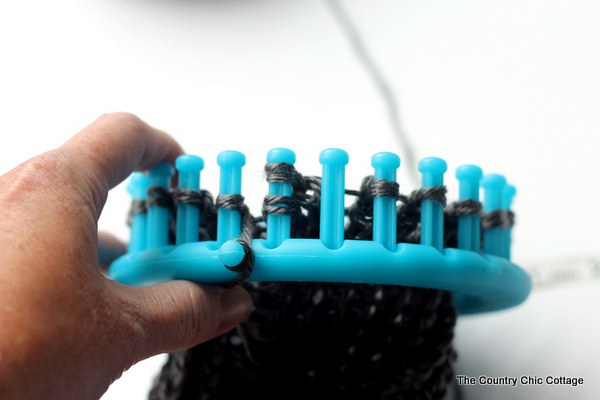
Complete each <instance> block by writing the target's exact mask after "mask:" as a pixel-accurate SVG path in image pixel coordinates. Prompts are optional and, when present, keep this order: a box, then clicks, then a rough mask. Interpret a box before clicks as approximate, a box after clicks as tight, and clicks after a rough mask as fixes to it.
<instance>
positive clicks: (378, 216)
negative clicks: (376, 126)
mask: <svg viewBox="0 0 600 400" xmlns="http://www.w3.org/2000/svg"><path fill="white" fill-rule="evenodd" d="M371 166H372V167H373V168H375V173H374V178H375V179H382V180H385V181H388V182H396V170H397V169H398V168H399V167H400V157H398V155H396V154H394V153H389V152H381V153H377V154H375V155H373V157H372V158H371ZM397 200H398V199H396V198H392V197H383V196H381V197H375V198H374V199H373V241H375V242H379V243H381V244H382V245H383V246H384V247H385V248H386V249H388V250H390V251H395V250H396V215H397V211H396V201H397Z"/></svg>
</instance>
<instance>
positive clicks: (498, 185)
mask: <svg viewBox="0 0 600 400" xmlns="http://www.w3.org/2000/svg"><path fill="white" fill-rule="evenodd" d="M504 186H506V178H504V177H503V176H502V175H498V174H487V175H486V176H484V177H483V179H482V180H481V187H483V189H484V191H485V197H484V198H483V211H486V212H487V211H493V210H499V209H500V208H501V207H502V190H503V189H504Z"/></svg>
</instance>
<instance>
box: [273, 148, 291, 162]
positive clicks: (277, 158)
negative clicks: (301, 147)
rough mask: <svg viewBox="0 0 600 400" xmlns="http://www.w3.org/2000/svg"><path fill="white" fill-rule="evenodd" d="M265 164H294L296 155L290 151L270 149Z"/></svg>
mask: <svg viewBox="0 0 600 400" xmlns="http://www.w3.org/2000/svg"><path fill="white" fill-rule="evenodd" d="M267 162H268V163H276V162H282V163H286V164H294V163H295V162H296V154H295V153H294V152H293V151H292V150H289V149H284V148H282V147H279V148H276V149H272V150H271V151H269V152H268V153H267Z"/></svg>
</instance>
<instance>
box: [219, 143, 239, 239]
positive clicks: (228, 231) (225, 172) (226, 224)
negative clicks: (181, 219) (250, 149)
mask: <svg viewBox="0 0 600 400" xmlns="http://www.w3.org/2000/svg"><path fill="white" fill-rule="evenodd" d="M217 164H218V165H219V166H220V167H221V175H220V184H219V194H224V195H228V194H241V192H242V167H243V166H244V165H246V156H244V154H242V153H240V152H239V151H235V150H227V151H223V152H221V153H220V154H219V155H218V156H217ZM240 230H241V216H240V213H239V212H238V211H236V210H228V209H225V208H219V210H218V217H217V243H219V244H222V243H224V242H225V241H226V240H229V239H234V238H238V237H239V236H240Z"/></svg>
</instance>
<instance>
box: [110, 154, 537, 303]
mask: <svg viewBox="0 0 600 400" xmlns="http://www.w3.org/2000/svg"><path fill="white" fill-rule="evenodd" d="M295 158H296V157H295V154H294V153H293V152H292V151H291V150H287V149H273V150H271V151H270V152H269V153H268V155H267V162H268V163H282V164H280V165H293V164H294V163H295ZM245 161H246V159H245V156H244V155H243V154H242V153H239V152H236V151H225V152H223V153H221V154H220V155H219V156H218V158H217V163H218V165H219V166H220V169H221V173H220V194H221V195H239V194H241V184H242V179H241V176H242V167H243V166H244V164H245ZM319 161H320V163H321V164H322V166H323V172H322V178H321V179H322V181H321V188H320V190H321V201H320V228H319V229H320V232H319V238H317V239H305V238H290V226H291V217H290V215H286V214H285V213H270V214H268V216H267V218H266V221H265V222H266V239H252V240H251V243H248V246H243V244H244V242H243V241H240V240H239V238H240V235H241V234H242V231H241V225H242V220H241V215H240V212H239V210H236V209H227V208H219V209H218V220H217V236H216V240H213V241H198V228H199V221H200V211H199V209H198V208H196V207H194V206H192V205H190V204H178V205H177V206H176V207H177V225H176V243H175V244H174V245H169V244H168V243H169V239H168V232H169V209H168V208H167V207H165V206H162V205H157V204H151V203H149V205H148V207H147V213H145V212H135V210H134V213H133V218H132V225H131V240H130V245H129V249H128V253H127V254H125V255H124V256H122V257H120V258H119V259H117V260H116V261H115V262H114V263H113V264H112V265H111V267H110V269H109V276H110V277H111V278H112V279H115V280H117V281H119V282H121V283H124V284H129V285H135V286H144V285H149V284H154V283H159V282H164V281H169V280H190V281H194V282H199V283H206V284H212V283H224V282H228V281H231V280H232V279H235V278H236V276H237V275H238V272H236V270H235V267H236V266H238V265H240V263H242V262H243V261H247V258H248V247H250V248H251V250H252V252H253V258H254V264H253V269H252V271H251V273H250V275H249V276H248V278H247V280H248V281H313V282H348V283H370V284H389V285H405V286H415V287H424V288H433V289H442V290H449V291H452V292H454V293H455V302H456V306H457V308H458V310H459V312H460V313H462V314H471V313H480V312H486V311H493V310H500V309H504V308H508V307H512V306H515V305H517V304H520V303H521V302H523V301H524V300H525V299H526V297H527V296H528V294H529V292H530V290H531V280H530V278H529V276H528V275H527V274H526V273H525V272H524V271H523V270H522V269H520V268H519V267H518V266H516V265H515V264H513V263H511V262H510V247H511V239H510V235H511V226H510V224H508V225H507V224H504V225H502V226H497V227H493V228H491V229H486V230H484V231H483V232H481V218H480V215H479V214H471V215H463V216H460V217H459V218H458V233H457V235H458V237H457V248H444V245H443V243H444V242H443V240H444V237H443V235H444V232H443V231H444V206H443V205H442V204H441V203H440V202H439V201H437V200H435V199H427V198H425V199H423V200H422V204H421V220H420V244H414V243H396V238H397V236H396V223H397V208H396V204H397V200H398V198H397V197H396V196H393V195H390V194H389V193H383V195H381V194H380V195H375V197H374V199H373V215H372V224H373V228H372V240H344V224H345V214H344V213H345V210H344V196H345V186H344V183H345V182H344V181H345V176H344V175H345V166H346V164H347V163H348V154H347V153H346V152H345V151H343V150H339V149H327V150H324V151H323V152H322V153H321V154H320V157H319ZM372 166H373V168H374V170H375V173H374V179H375V180H380V181H386V182H390V183H393V184H395V182H396V171H397V168H399V166H400V158H399V157H398V156H397V155H395V154H393V153H385V152H384V153H377V154H375V155H374V156H373V157H372ZM176 168H177V171H178V173H179V182H178V184H179V188H182V189H184V190H190V191H199V189H200V171H201V170H202V169H203V168H204V162H203V160H202V159H201V158H200V157H196V156H191V155H184V156H180V157H179V158H178V159H177V161H176ZM446 170H447V164H446V162H445V161H444V160H442V159H439V158H434V157H430V158H425V159H423V160H421V161H420V162H419V171H420V172H421V174H422V186H423V188H436V187H441V186H442V185H443V176H444V173H445V172H446ZM174 172H175V170H174V168H173V167H172V166H171V165H169V164H166V163H162V164H159V165H157V166H156V167H154V168H153V169H151V170H150V171H148V174H147V175H144V174H141V173H134V174H133V175H132V177H131V180H130V184H129V187H128V191H129V193H130V194H131V195H132V197H133V199H134V201H136V200H137V201H140V200H142V201H143V200H146V199H147V196H148V195H147V190H148V188H149V187H152V188H156V187H158V188H163V189H169V188H170V186H171V179H172V177H173V175H174ZM456 178H457V179H458V181H459V199H460V200H461V201H469V200H470V201H474V202H478V201H479V191H480V185H481V186H482V187H483V190H484V201H483V212H484V213H491V212H498V211H503V212H505V213H506V212H509V210H510V206H511V203H512V198H513V196H514V195H515V189H514V187H513V186H511V185H507V184H506V180H505V179H504V178H503V177H502V176H500V175H495V174H490V175H486V176H485V177H484V178H483V179H482V171H481V169H480V168H479V167H476V166H473V165H463V166H461V167H459V168H458V169H457V170H456ZM291 194H292V186H291V185H290V184H289V183H286V182H280V181H277V182H270V183H269V195H271V196H282V197H281V198H282V199H284V198H289V196H291ZM279 206H280V209H284V210H285V207H286V206H287V205H286V203H285V202H283V200H282V204H280V205H279Z"/></svg>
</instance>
